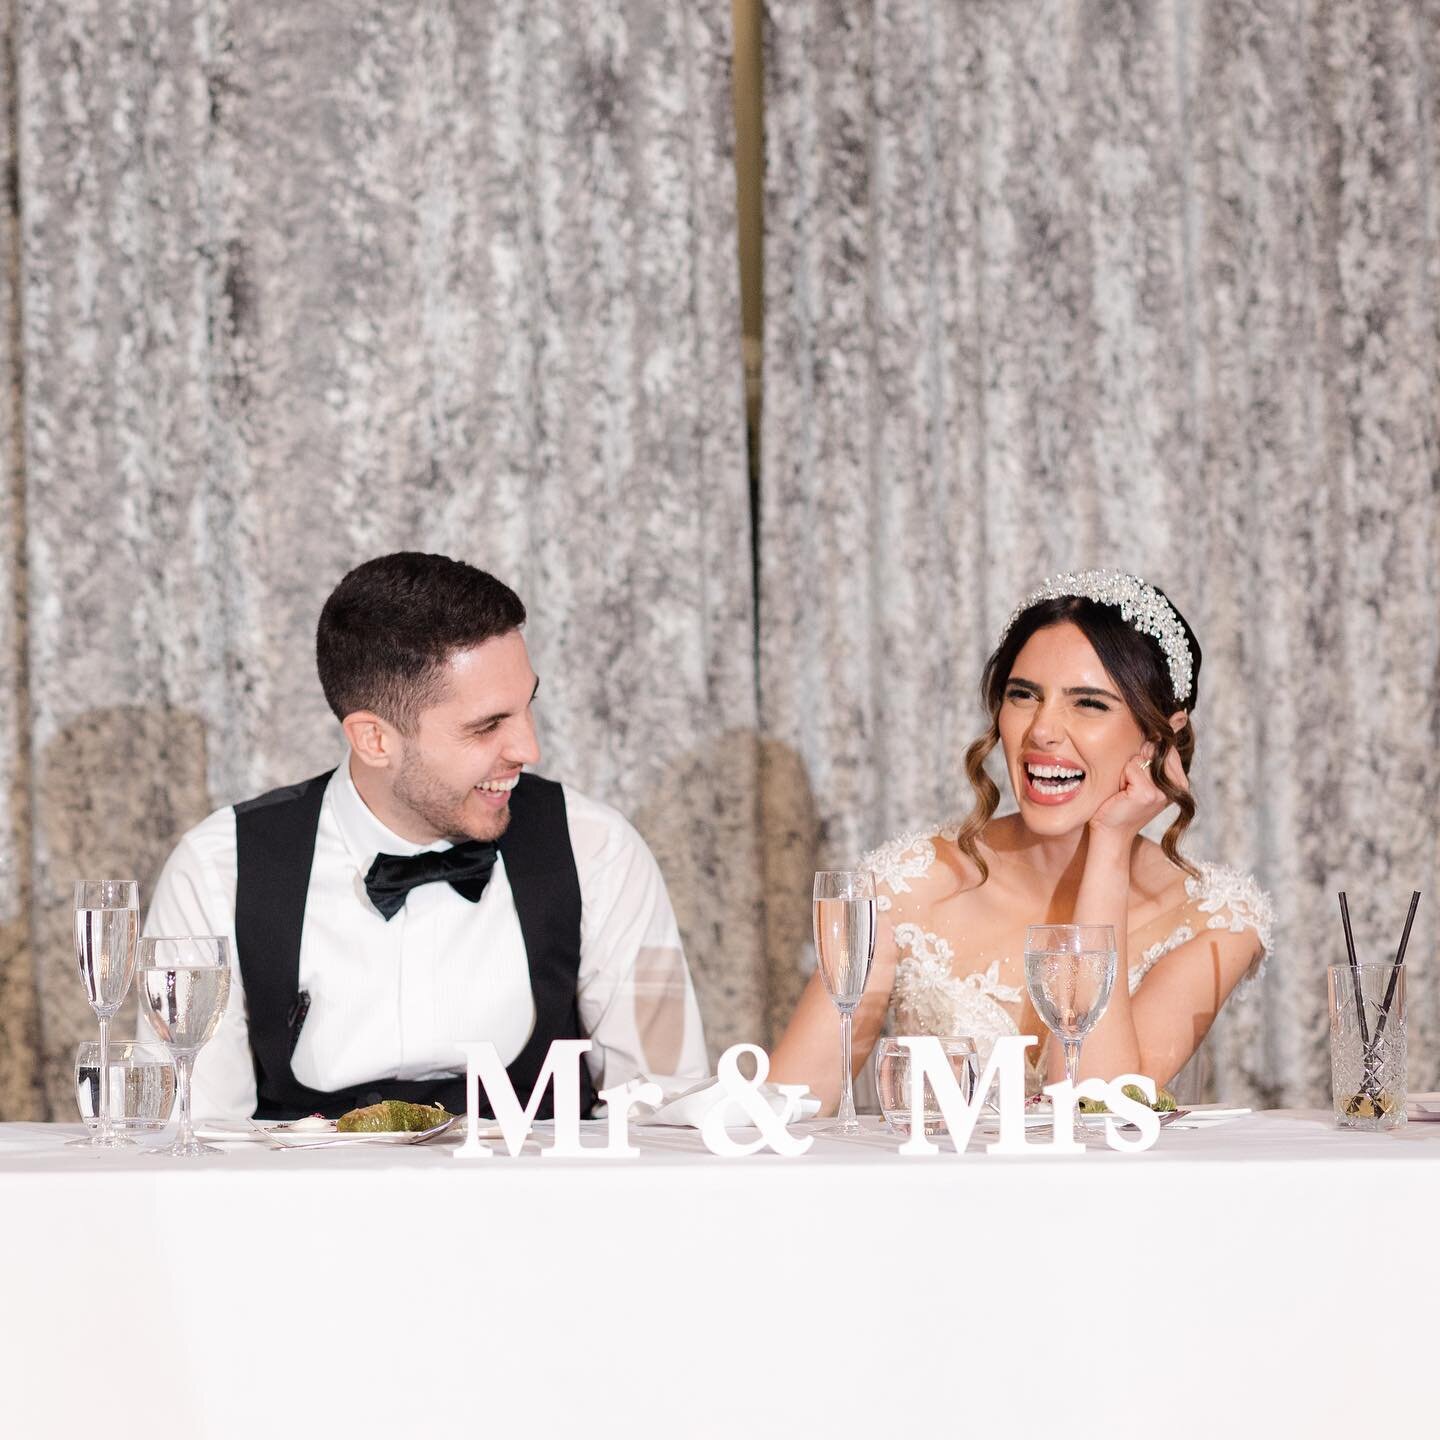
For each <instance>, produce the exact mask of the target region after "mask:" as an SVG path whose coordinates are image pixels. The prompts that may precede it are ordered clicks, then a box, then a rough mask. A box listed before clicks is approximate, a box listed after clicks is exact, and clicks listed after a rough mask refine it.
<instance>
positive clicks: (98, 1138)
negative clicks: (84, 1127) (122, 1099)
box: [65, 1131, 136, 1150]
mask: <svg viewBox="0 0 1440 1440" xmlns="http://www.w3.org/2000/svg"><path fill="white" fill-rule="evenodd" d="M72 1145H73V1146H78V1147H79V1148H81V1149H84V1150H134V1149H135V1148H136V1147H135V1142H134V1141H133V1140H132V1139H130V1137H129V1136H128V1135H121V1134H119V1133H118V1132H116V1131H111V1133H110V1134H109V1135H100V1134H95V1135H85V1136H82V1137H81V1138H80V1139H79V1140H67V1141H66V1142H65V1146H66V1148H67V1149H68V1148H69V1147H70V1146H72Z"/></svg>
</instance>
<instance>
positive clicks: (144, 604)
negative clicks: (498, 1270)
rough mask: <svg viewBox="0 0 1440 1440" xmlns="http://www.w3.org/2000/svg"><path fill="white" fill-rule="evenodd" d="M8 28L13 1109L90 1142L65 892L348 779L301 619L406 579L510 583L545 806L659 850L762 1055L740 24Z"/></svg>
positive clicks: (732, 1028) (723, 1026) (0, 902)
mask: <svg viewBox="0 0 1440 1440" xmlns="http://www.w3.org/2000/svg"><path fill="white" fill-rule="evenodd" d="M0 25H3V32H0V33H3V54H4V57H5V61H6V64H5V66H4V72H3V83H4V86H5V91H6V93H5V104H4V106H3V113H4V115H5V116H6V117H7V122H8V123H7V128H6V131H5V135H4V145H5V149H6V155H5V158H6V160H7V161H8V164H7V168H6V171H5V173H6V174H7V175H8V176H10V177H11V184H10V186H9V188H8V204H7V205H6V206H5V212H4V216H3V227H4V228H3V231H0V242H3V244H4V247H5V248H4V258H5V263H4V265H3V268H0V287H3V288H0V305H3V307H4V308H3V325H0V340H3V344H4V346H5V351H4V357H3V363H4V366H5V374H6V377H7V380H8V383H7V384H5V385H4V386H3V387H0V404H3V406H4V409H3V412H0V436H3V447H0V456H3V461H4V465H5V471H4V484H3V487H0V497H3V508H0V527H3V528H0V534H3V539H4V551H3V558H0V563H3V565H4V567H5V574H4V578H3V584H4V586H5V589H6V591H7V592H8V593H9V594H11V595H13V596H14V597H15V601H16V604H15V606H13V607H12V606H10V605H6V606H4V607H3V612H4V619H3V622H0V626H3V628H0V669H3V683H0V707H3V714H0V723H3V724H4V726H5V731H6V733H7V734H8V735H9V736H10V737H11V740H10V744H8V745H7V746H6V747H5V752H4V755H5V772H4V776H3V780H4V786H3V790H0V800H3V802H4V803H3V804H0V825H3V832H0V844H3V856H4V859H5V860H6V861H7V863H8V867H9V868H8V869H7V871H6V872H5V876H4V883H3V888H0V906H3V909H0V922H3V929H0V1115H3V1116H4V1117H5V1118H9V1119H21V1118H27V1117H34V1116H39V1115H42V1114H45V1113H47V1111H48V1112H49V1113H53V1114H54V1115H55V1116H56V1117H57V1118H71V1117H73V1113H74V1108H73V1107H74V1098H73V1082H72V1079H71V1075H70V1056H71V1054H72V1053H73V1044H74V1041H75V1040H76V1039H77V1038H79V1037H81V1036H82V1035H89V1034H91V1033H93V1020H92V1018H91V1016H90V1013H89V1011H88V1009H87V1008H86V1007H85V1004H84V1002H83V999H82V997H81V994H80V989H79V985H78V982H77V980H76V977H75V974H74V966H73V960H72V958H71V953H70V941H69V938H68V935H69V929H68V927H69V923H70V922H69V914H68V910H69V887H70V883H71V881H72V880H73V878H74V877H76V876H77V875H81V874H84V875H91V874H98V873H100V872H102V871H103V872H105V873H111V872H117V871H118V872H124V873H136V872H138V874H139V877H140V879H141V881H142V883H143V885H144V887H145V888H146V890H147V891H148V887H149V886H150V884H152V883H153V880H154V878H155V875H156V873H157V871H158V868H159V866H160V864H161V862H162V860H163V858H164V855H165V854H166V853H167V851H168V848H169V846H170V845H171V844H172V843H173V841H174V840H175V838H176V837H177V836H178V835H179V833H180V832H181V831H182V830H183V829H184V828H185V827H186V826H188V825H189V824H191V823H193V822H194V821H195V820H197V819H199V818H200V817H201V816H203V815H204V814H205V813H206V812H207V811H208V810H209V809H210V808H211V807H213V806H216V805H220V804H225V803H228V802H230V801H233V800H236V799H238V798H241V797H243V796H246V795H251V794H254V793H257V792H258V791H260V790H262V789H265V788H267V787H269V786H272V785H275V784H279V783H283V782H286V781H291V780H294V779H297V778H301V777H303V776H306V775H310V774H313V773H316V772H317V771H319V770H321V769H322V768H325V767H327V766H329V765H332V764H334V763H335V761H336V759H337V758H338V756H339V754H340V749H339V745H338V732H337V730H336V728H335V726H334V723H333V721H332V719H331V718H330V716H329V714H328V712H327V711H326V709H325V706H324V702H323V699H322V697H321V695H320V692H319V687H318V684H317V682H316V681H315V678H314V664H313V634H314V625H315V620H316V616H317V615H318V612H319V607H320V604H321V602H322V600H323V599H324V596H325V595H326V593H327V592H328V591H329V589H330V588H331V587H332V586H333V585H334V584H335V582H336V581H337V580H338V579H339V577H340V576H341V575H342V574H343V573H344V571H345V570H346V569H348V568H349V567H350V566H351V565H352V564H354V563H356V562H357V561H359V560H361V559H363V558H366V557H368V556H370V555H373V554H377V553H380V552H383V551H386V550H393V549H398V548H404V547H419V548H428V549H437V550H442V551H445V552H448V553H451V554H455V555H459V556H461V557H463V558H465V559H468V560H471V561H474V562H475V563H478V564H480V565H483V566H486V567H488V568H490V569H493V570H494V571H496V572H497V573H499V574H500V575H502V576H503V577H505V578H506V579H508V580H509V581H511V582H512V583H513V584H514V585H515V587H516V588H517V589H518V591H519V592H520V594H521V596H522V597H523V598H524V600H525V601H526V603H527V605H528V606H529V608H530V615H531V620H530V625H529V639H530V643H531V646H532V649H533V654H534V659H535V663H536V667H537V670H538V672H539V674H540V675H541V677H542V681H543V685H542V691H541V703H540V707H539V713H540V715H541V717H542V720H541V723H542V741H543V743H544V745H545V748H546V751H547V754H546V759H545V763H544V765H543V766H542V767H541V768H542V769H543V770H545V771H547V772H548V773H550V774H553V775H557V776H561V777H563V778H565V779H566V780H568V781H570V782H571V783H573V784H575V785H577V786H579V787H581V788H582V789H585V790H586V791H588V792H589V793H591V794H594V795H597V796H599V797H601V798H603V799H606V800H609V801H611V802H612V803H614V804H616V805H618V806H620V807H621V808H622V809H623V810H624V811H625V812H626V813H627V814H628V815H630V816H631V818H632V819H633V820H634V821H635V822H636V824H637V825H638V826H639V828H640V829H641V831H642V832H643V833H644V834H645V835H646V836H647V837H648V839H649V840H650V842H651V844H652V845H653V847H654V848H655V850H656V852H657V854H658V856H659V858H660V860H661V863H662V865H663V866H664V867H665V871H666V874H667V876H668V878H669V882H670V887H671V891H672V894H673V896H674V899H675V902H676V908H677V910H678V912H679V916H680V920H681V924H682V927H683V929H684V931H685V934H686V936H687V937H688V939H689V942H690V953H691V958H692V961H693V964H694V968H695V970H696V974H697V981H698V984H699V989H700V998H701V1002H702V1005H703V1006H704V1009H705V1014H706V1018H707V1021H708V1022H709V1026H710V1031H711V1038H712V1040H713V1041H714V1042H715V1043H717V1044H723V1043H725V1042H727V1041H728V1040H730V1039H733V1038H737V1037H738V1036H739V1035H741V1034H743V1035H745V1036H746V1037H747V1038H748V1037H750V1036H752V1035H753V1034H755V1033H756V1031H757V1029H758V1027H759V1024H760V1017H761V1012H762V1009H763V999H762V996H763V974H764V966H763V962H762V957H761V952H760V941H761V937H760V918H759V914H760V912H759V875H758V865H759V859H758V850H757V847H756V846H755V844H754V843H753V837H754V835H755V833H756V830H757V822H756V799H755V797H756V793H757V787H756V782H755V766H756V741H755V689H754V665H753V652H754V642H753V634H754V616H753V600H752V583H751V566H750V553H751V552H750V520H749V490H748V481H747V475H746V467H745V455H744V445H743V434H744V399H743V386H742V373H741V366H740V358H739V357H740V341H739V333H738V331H739V320H738V313H739V300H738V293H737V278H736V269H735V178H734V169H733V160H732V133H733V124H732V110H731V97H730V58H729V57H730V13H729V6H728V4H707V5H695V6H692V5H685V6H675V5H669V4H664V3H655V0H630V3H626V4H616V3H612V0H591V3H586V0H582V3H577V0H524V3H514V4H496V5H490V4H483V5H481V4H469V3H461V0H455V3H442V0H405V3H400V4H395V3H389V0H384V3H382V0H366V3H354V0H307V3H305V4H298V5H297V4H295V3H293V0H169V3H165V4H155V3H152V0H63V3H62V0H19V3H13V4H12V3H6V4H4V5H3V6H0ZM17 155H18V169H17V165H16V161H17ZM12 609H13V610H14V611H16V612H17V613H16V614H12V613H10V612H11V611H12ZM17 614H18V617H19V618H18V619H17Z"/></svg>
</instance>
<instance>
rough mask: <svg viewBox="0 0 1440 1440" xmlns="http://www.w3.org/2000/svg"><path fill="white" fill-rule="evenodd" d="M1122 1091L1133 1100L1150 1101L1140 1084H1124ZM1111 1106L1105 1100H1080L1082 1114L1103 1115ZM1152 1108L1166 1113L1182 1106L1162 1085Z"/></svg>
mask: <svg viewBox="0 0 1440 1440" xmlns="http://www.w3.org/2000/svg"><path fill="white" fill-rule="evenodd" d="M1120 1093H1121V1094H1122V1095H1128V1096H1129V1097H1130V1098H1131V1099H1132V1100H1138V1101H1139V1102H1140V1103H1141V1104H1142V1105H1147V1104H1149V1103H1150V1102H1149V1101H1147V1100H1146V1098H1145V1092H1144V1091H1143V1090H1142V1089H1141V1088H1140V1087H1139V1086H1138V1085H1122V1086H1121V1087H1120ZM1109 1108H1110V1107H1109V1106H1108V1105H1106V1103H1105V1102H1104V1101H1103V1100H1081V1102H1080V1113H1081V1114H1082V1115H1103V1114H1105V1112H1106V1111H1107V1110H1108V1109H1109ZM1150 1108H1151V1109H1152V1110H1154V1111H1155V1112H1156V1113H1157V1114H1159V1115H1164V1114H1166V1113H1167V1112H1168V1111H1171V1110H1178V1109H1179V1108H1180V1106H1179V1104H1178V1103H1177V1102H1176V1099H1175V1097H1174V1096H1173V1095H1172V1094H1171V1093H1170V1092H1169V1091H1168V1090H1167V1089H1166V1088H1165V1087H1164V1086H1163V1085H1161V1086H1159V1087H1157V1089H1156V1091H1155V1103H1154V1104H1153V1105H1151V1106H1150Z"/></svg>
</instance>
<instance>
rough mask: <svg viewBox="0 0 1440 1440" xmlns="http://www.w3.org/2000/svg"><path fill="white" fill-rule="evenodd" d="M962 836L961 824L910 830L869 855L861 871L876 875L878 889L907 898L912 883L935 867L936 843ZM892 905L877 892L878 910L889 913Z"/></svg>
mask: <svg viewBox="0 0 1440 1440" xmlns="http://www.w3.org/2000/svg"><path fill="white" fill-rule="evenodd" d="M959 834H960V822H959V821H952V822H951V823H950V824H949V825H936V826H933V827H932V828H931V829H929V830H911V831H909V832H908V833H907V834H904V835H897V836H896V837H895V838H894V839H893V840H890V841H888V842H887V843H886V844H884V845H881V846H879V847H878V848H877V849H874V850H872V851H870V853H869V854H868V855H866V856H865V857H864V858H863V859H862V860H861V861H860V868H861V869H862V870H869V871H871V872H872V873H873V874H874V876H875V883H876V885H877V886H879V885H884V886H887V887H888V888H889V889H890V890H891V891H892V892H893V893H894V894H896V895H908V894H909V893H910V883H909V882H910V881H911V880H919V879H920V878H921V877H922V876H923V875H924V874H925V872H926V871H927V870H928V869H929V868H930V867H931V866H932V865H933V864H934V863H935V841H936V840H937V839H938V840H954V839H955V838H956V836H958V835H959ZM891 903H892V902H891V899H890V896H889V895H886V894H884V893H883V892H882V891H878V890H877V892H876V899H875V908H876V909H877V910H888V909H889V908H890V906H891Z"/></svg>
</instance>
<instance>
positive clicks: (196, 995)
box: [140, 935, 230, 1156]
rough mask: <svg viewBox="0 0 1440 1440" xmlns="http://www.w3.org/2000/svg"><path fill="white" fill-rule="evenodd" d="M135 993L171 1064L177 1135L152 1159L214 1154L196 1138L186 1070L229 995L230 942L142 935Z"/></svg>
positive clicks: (222, 938) (216, 938)
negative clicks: (177, 1109)
mask: <svg viewBox="0 0 1440 1440" xmlns="http://www.w3.org/2000/svg"><path fill="white" fill-rule="evenodd" d="M140 995H141V998H142V999H143V1001H144V1003H145V1008H146V1010H147V1011H149V1014H150V1023H151V1025H153V1026H154V1028H155V1033H156V1034H157V1035H158V1036H159V1037H160V1039H161V1040H163V1041H164V1042H165V1044H166V1045H167V1046H169V1048H170V1054H171V1056H172V1057H173V1059H174V1061H175V1088H176V1091H177V1092H178V1094H179V1097H180V1133H179V1134H178V1135H177V1136H176V1137H175V1143H174V1144H173V1145H169V1146H164V1147H161V1148H159V1149H155V1150H151V1151H149V1152H147V1153H149V1154H151V1155H179V1156H190V1155H219V1154H220V1153H221V1152H220V1151H219V1150H217V1149H216V1148H215V1147H214V1146H213V1145H202V1144H201V1143H200V1142H199V1141H198V1140H197V1139H196V1138H195V1131H194V1129H193V1128H192V1126H191V1115H190V1070H191V1067H192V1066H193V1065H194V1063H195V1056H196V1054H197V1053H198V1052H199V1051H200V1050H201V1049H202V1048H203V1047H204V1045H205V1043H206V1042H207V1041H208V1040H209V1039H210V1037H211V1036H212V1035H213V1034H214V1033H215V1027H216V1026H217V1025H218V1024H219V1023H220V1017H221V1016H222V1015H223V1014H224V1013H225V1002H226V1000H227V999H229V996H230V941H229V940H228V939H226V938H225V936H223V935H179V936H168V935H155V936H150V935H147V936H146V937H145V939H143V940H142V941H141V942H140Z"/></svg>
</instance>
